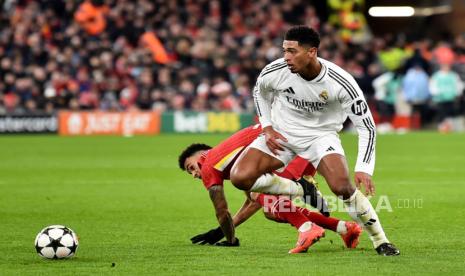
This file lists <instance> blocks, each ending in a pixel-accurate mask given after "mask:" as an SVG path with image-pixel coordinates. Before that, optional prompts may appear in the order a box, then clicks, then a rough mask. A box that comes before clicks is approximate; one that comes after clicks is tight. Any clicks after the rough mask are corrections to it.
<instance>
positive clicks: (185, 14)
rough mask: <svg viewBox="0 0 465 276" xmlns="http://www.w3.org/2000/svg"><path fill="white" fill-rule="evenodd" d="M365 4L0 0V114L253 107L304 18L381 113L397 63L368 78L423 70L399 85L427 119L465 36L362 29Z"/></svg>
mask: <svg viewBox="0 0 465 276" xmlns="http://www.w3.org/2000/svg"><path fill="white" fill-rule="evenodd" d="M363 4H364V1H363V0H351V1H341V0H334V1H333V0H331V1H329V2H328V3H326V2H324V1H306V0H292V1H275V0H260V1H251V0H240V1H223V0H213V1H209V0H196V1H191V0H179V1H164V0H154V1H149V0H137V1H127V0H84V1H64V0H54V1H29V0H26V1H5V2H2V5H3V6H2V9H1V11H0V13H1V14H0V24H2V28H0V114H6V113H16V114H24V113H40V112H43V113H53V112H56V111H57V110H60V109H71V110H94V109H101V110H107V111H125V110H134V109H141V110H158V111H166V110H195V111H209V110H215V111H233V112H253V111H254V105H253V99H252V97H251V94H252V89H253V87H254V85H255V80H256V78H257V76H258V74H259V73H260V71H261V70H262V69H263V67H264V66H265V65H266V64H267V63H269V62H271V61H273V60H275V59H277V58H279V57H281V56H282V50H281V47H280V46H279V45H280V43H281V40H282V35H283V33H284V32H285V30H287V29H288V27H289V26H291V25H295V24H306V25H309V26H311V27H313V28H315V29H317V30H318V31H319V32H320V33H321V34H322V38H321V45H320V49H319V55H320V56H321V57H322V58H325V59H328V60H330V61H332V62H334V63H336V64H338V65H340V66H342V67H343V68H345V69H346V70H348V71H349V72H350V73H351V74H353V75H354V77H355V79H356V81H357V82H358V83H359V85H360V87H361V88H362V90H363V91H364V93H365V96H366V98H367V99H368V101H369V103H370V104H373V102H374V101H373V99H375V100H376V102H377V107H378V109H379V110H378V111H379V113H380V114H381V117H382V120H383V121H384V120H388V119H387V118H389V117H391V116H392V115H393V114H392V113H393V107H392V101H393V97H394V96H393V95H395V93H394V92H393V91H394V90H396V88H395V86H397V85H399V82H400V80H401V79H402V76H401V75H400V74H398V73H395V74H394V75H395V77H392V76H391V78H390V81H388V82H387V83H384V84H383V85H381V84H379V83H378V81H374V80H375V79H376V78H377V77H378V76H379V75H381V74H382V73H383V72H385V71H391V72H394V71H395V70H397V69H398V68H400V67H401V66H403V65H405V66H406V68H408V69H411V68H416V67H420V68H422V71H421V72H420V71H417V70H416V69H412V70H413V71H412V70H409V72H408V73H407V76H405V79H404V82H403V84H402V86H403V88H404V89H403V90H404V93H405V97H406V98H407V100H408V101H409V102H410V103H412V104H413V106H414V109H415V110H418V111H420V112H421V113H422V114H423V117H424V119H425V120H426V121H428V118H429V117H431V116H430V113H429V111H428V112H426V111H425V110H429V109H428V104H429V102H428V101H429V98H430V97H429V92H428V88H427V87H428V84H427V83H428V75H429V74H430V72H431V71H433V70H434V69H435V68H438V64H444V63H446V64H449V65H451V66H452V69H453V70H454V71H455V72H457V73H458V75H459V76H460V77H461V78H462V80H465V38H464V36H463V35H461V36H457V37H456V38H454V40H453V41H438V42H437V43H433V42H432V41H430V40H427V39H424V40H420V41H413V42H412V41H409V43H410V42H411V43H412V45H413V47H411V46H410V45H409V44H408V43H407V41H406V38H405V36H404V35H402V34H401V33H399V34H392V35H385V36H383V37H372V38H370V37H371V34H370V32H369V30H368V28H367V24H366V22H365V19H364V18H363V14H362V13H361V11H362V9H361V7H363ZM327 5H328V6H327ZM330 10H331V11H332V13H331V14H328V12H329V11H330ZM328 15H330V18H329V19H328ZM348 34H349V35H348ZM369 38H370V39H369ZM413 49H416V50H413ZM422 72H423V73H422ZM425 72H426V74H425ZM391 74H392V73H391ZM384 77H386V75H385V76H384ZM375 83H377V84H375ZM372 84H373V85H372ZM373 86H376V87H377V88H376V90H377V92H376V93H375V92H374V90H375V89H374V88H373ZM383 86H386V87H385V88H380V87H383ZM425 87H426V88H425ZM383 89H384V92H380V91H382V90H383ZM459 90H460V88H459ZM393 93H394V94H393ZM458 95H461V96H459V97H461V98H460V101H459V102H460V103H461V105H460V107H459V108H458V109H459V110H460V111H459V112H462V113H465V98H464V96H463V94H460V93H459V94H458ZM400 98H402V97H397V100H396V102H397V101H399V99H400ZM433 99H434V101H436V99H437V97H436V96H435V95H434V98H433ZM375 111H376V110H375ZM441 116H443V115H441Z"/></svg>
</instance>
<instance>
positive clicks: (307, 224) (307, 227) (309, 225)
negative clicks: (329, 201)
mask: <svg viewBox="0 0 465 276" xmlns="http://www.w3.org/2000/svg"><path fill="white" fill-rule="evenodd" d="M312 225H313V224H312V223H311V222H310V221H307V222H304V223H303V224H302V225H301V226H300V227H299V232H301V233H302V232H307V231H309V230H310V229H312Z"/></svg>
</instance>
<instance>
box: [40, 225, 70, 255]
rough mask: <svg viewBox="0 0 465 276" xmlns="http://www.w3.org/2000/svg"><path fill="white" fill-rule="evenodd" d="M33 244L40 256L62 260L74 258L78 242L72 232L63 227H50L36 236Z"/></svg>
mask: <svg viewBox="0 0 465 276" xmlns="http://www.w3.org/2000/svg"><path fill="white" fill-rule="evenodd" d="M34 244H35V247H36V251H37V253H38V254H39V255H40V256H42V257H44V258H47V259H64V258H70V257H72V256H74V254H75V253H76V249H77V248H78V245H79V242H78V239H77V236H76V234H75V233H74V231H73V230H71V229H69V228H68V227H66V226H63V225H51V226H47V227H45V228H44V229H42V231H40V232H39V234H37V237H36V240H35V242H34Z"/></svg>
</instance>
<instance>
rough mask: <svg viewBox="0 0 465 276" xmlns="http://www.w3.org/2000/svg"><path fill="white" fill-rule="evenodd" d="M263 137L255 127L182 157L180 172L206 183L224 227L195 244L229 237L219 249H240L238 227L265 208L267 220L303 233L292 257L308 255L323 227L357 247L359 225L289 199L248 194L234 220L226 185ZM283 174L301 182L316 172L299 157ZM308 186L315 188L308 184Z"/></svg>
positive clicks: (193, 148)
mask: <svg viewBox="0 0 465 276" xmlns="http://www.w3.org/2000/svg"><path fill="white" fill-rule="evenodd" d="M260 133H261V128H260V125H255V126H251V127H248V128H245V129H243V130H241V131H239V132H237V133H235V134H234V135H232V136H231V137H229V138H228V139H226V140H225V141H223V142H222V143H220V144H219V145H218V146H216V147H214V148H211V147H210V146H208V145H205V144H192V145H190V146H189V147H188V148H186V149H185V150H184V151H183V153H182V154H181V155H180V157H179V166H180V168H181V169H182V170H186V171H187V172H188V173H189V174H192V175H193V176H194V177H195V178H199V179H202V182H203V184H204V186H205V187H206V188H207V189H208V191H209V193H210V198H211V200H212V202H213V205H214V208H215V211H216V216H217V219H218V221H219V223H220V227H219V228H217V229H213V230H211V231H209V232H207V233H204V234H200V235H197V236H195V237H193V238H192V239H191V240H192V242H193V243H201V244H205V243H210V244H214V243H215V242H217V241H219V240H220V239H222V238H223V236H226V241H224V242H221V243H217V245H223V246H238V245H239V240H238V239H237V238H236V237H235V233H234V232H235V231H234V230H235V226H238V225H240V224H241V223H243V222H244V221H245V220H247V219H248V218H249V217H250V216H252V215H253V214H254V213H256V212H257V211H258V209H260V208H261V207H262V206H263V207H264V211H265V216H266V217H267V218H269V219H272V220H275V221H278V222H288V223H290V224H292V225H293V226H295V227H296V228H297V229H298V230H299V239H298V242H297V244H296V247H295V248H293V249H292V250H290V251H289V253H299V252H306V251H307V249H308V248H309V247H310V246H311V245H312V244H314V242H315V241H317V240H319V239H320V238H321V237H323V236H324V229H323V228H321V227H320V226H323V227H325V228H327V229H331V230H333V231H336V232H338V233H340V234H341V237H342V238H343V240H344V242H345V244H346V246H347V247H349V248H354V247H356V246H357V244H358V238H359V236H360V233H361V228H360V226H358V225H357V224H356V223H353V222H343V221H339V220H337V219H334V218H327V217H325V216H323V215H321V214H318V213H315V212H310V211H309V210H307V209H305V208H300V207H296V206H294V205H293V204H292V202H291V201H290V200H289V198H287V197H285V196H284V197H283V196H279V197H277V196H270V195H264V194H258V193H250V194H249V193H248V194H247V195H248V196H247V199H246V201H245V202H244V204H243V206H242V207H241V209H240V210H239V211H238V213H237V214H236V215H235V216H234V218H232V217H231V215H230V213H229V211H228V207H227V202H226V199H225V197H224V192H223V181H224V180H225V179H229V172H230V169H231V167H232V165H233V164H234V162H235V161H236V159H237V157H238V156H239V155H240V154H241V152H242V151H243V150H244V149H245V148H246V147H247V146H248V145H249V144H250V143H251V142H252V141H253V140H254V139H255V138H256V137H257V136H258V135H260ZM280 174H281V176H282V177H286V178H288V179H293V180H297V179H299V178H300V177H301V176H302V175H311V176H313V175H314V174H315V169H314V168H313V166H311V165H310V164H309V163H308V162H307V161H306V160H304V159H302V158H299V157H297V158H296V159H295V160H294V161H293V162H292V163H290V164H289V165H288V167H286V169H285V170H284V171H283V172H281V173H280ZM301 181H305V180H303V179H302V180H301ZM307 185H311V184H309V183H308V182H307ZM320 206H321V205H320ZM323 212H324V210H323ZM327 215H329V214H327ZM312 222H314V223H312ZM319 225H320V226H319Z"/></svg>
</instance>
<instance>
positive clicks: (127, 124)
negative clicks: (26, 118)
mask: <svg viewBox="0 0 465 276" xmlns="http://www.w3.org/2000/svg"><path fill="white" fill-rule="evenodd" d="M58 121H59V127H58V133H59V134H60V135H64V136H69V135H124V136H132V135H156V134H158V133H160V114H159V113H158V112H138V111H135V112H68V111H63V112H59V113H58Z"/></svg>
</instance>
